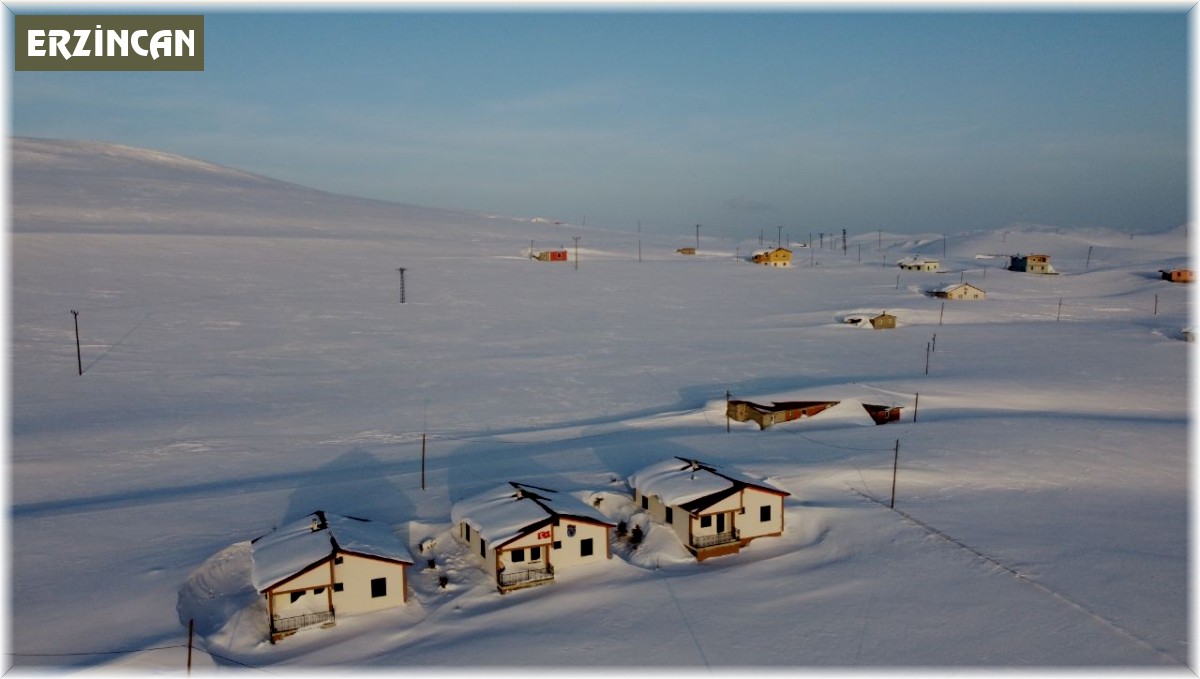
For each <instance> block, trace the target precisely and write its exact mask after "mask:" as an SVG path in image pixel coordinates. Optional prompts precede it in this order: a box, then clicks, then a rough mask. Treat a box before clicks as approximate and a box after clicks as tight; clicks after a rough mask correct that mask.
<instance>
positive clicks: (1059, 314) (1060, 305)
mask: <svg viewBox="0 0 1200 679" xmlns="http://www.w3.org/2000/svg"><path fill="white" fill-rule="evenodd" d="M1154 301H1155V302H1157V301H1158V295H1155V296H1154ZM1061 320H1062V297H1059V298H1058V315H1057V316H1055V317H1054V322H1055V323H1057V322H1059V321H1061Z"/></svg>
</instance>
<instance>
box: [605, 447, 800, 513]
mask: <svg viewBox="0 0 1200 679" xmlns="http://www.w3.org/2000/svg"><path fill="white" fill-rule="evenodd" d="M629 485H631V486H633V487H634V488H636V489H637V490H638V491H639V492H641V493H642V494H643V495H657V496H658V498H659V500H661V501H662V503H663V504H666V505H671V506H682V505H685V504H687V503H689V502H693V501H695V500H699V499H701V498H706V497H709V496H711V495H718V494H722V495H723V494H725V492H726V491H731V490H733V489H734V488H738V487H743V486H752V487H755V488H762V489H765V490H770V491H772V492H776V493H783V494H784V495H787V493H785V492H784V491H781V490H779V489H778V488H774V487H772V486H769V485H767V484H765V483H763V482H762V481H757V480H755V479H751V478H750V477H748V476H746V475H744V474H742V473H740V472H736V471H732V470H728V469H722V470H721V471H717V470H716V469H715V468H714V467H713V466H712V465H707V464H704V463H701V462H699V461H696V460H685V459H683V458H672V459H670V460H665V461H663V462H659V463H657V464H652V465H650V466H649V467H646V468H644V469H642V470H640V471H638V472H635V473H634V474H633V475H632V476H630V477H629Z"/></svg>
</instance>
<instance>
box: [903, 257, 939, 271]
mask: <svg viewBox="0 0 1200 679" xmlns="http://www.w3.org/2000/svg"><path fill="white" fill-rule="evenodd" d="M896 265H897V266H899V267H900V268H901V269H903V270H905V271H937V270H938V269H940V268H942V263H941V262H940V261H938V260H936V259H926V258H924V257H906V258H904V259H902V260H900V261H899V262H897V263H896Z"/></svg>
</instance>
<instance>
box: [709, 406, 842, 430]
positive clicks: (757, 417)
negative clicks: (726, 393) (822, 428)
mask: <svg viewBox="0 0 1200 679" xmlns="http://www.w3.org/2000/svg"><path fill="white" fill-rule="evenodd" d="M838 403H839V401H784V402H782V403H775V402H772V403H771V405H769V406H766V405H761V404H758V403H753V402H751V401H730V402H729V403H728V405H726V406H725V416H726V417H728V418H729V419H731V420H733V421H735V422H750V421H753V422H755V423H757V424H758V428H759V429H766V428H767V427H770V426H771V425H773V424H779V423H780V422H791V421H792V420H798V419H800V418H801V417H812V416H813V415H816V414H817V413H819V412H821V411H823V410H826V409H828V408H831V407H833V406H835V405H837V404H838Z"/></svg>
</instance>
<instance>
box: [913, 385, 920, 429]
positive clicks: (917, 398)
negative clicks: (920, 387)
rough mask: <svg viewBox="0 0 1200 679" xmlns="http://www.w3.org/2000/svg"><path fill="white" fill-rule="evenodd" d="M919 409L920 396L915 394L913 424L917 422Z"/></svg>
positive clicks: (918, 393)
mask: <svg viewBox="0 0 1200 679" xmlns="http://www.w3.org/2000/svg"><path fill="white" fill-rule="evenodd" d="M920 407H921V394H920V392H917V394H916V398H915V399H913V422H916V421H917V409H919V408H920Z"/></svg>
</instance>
